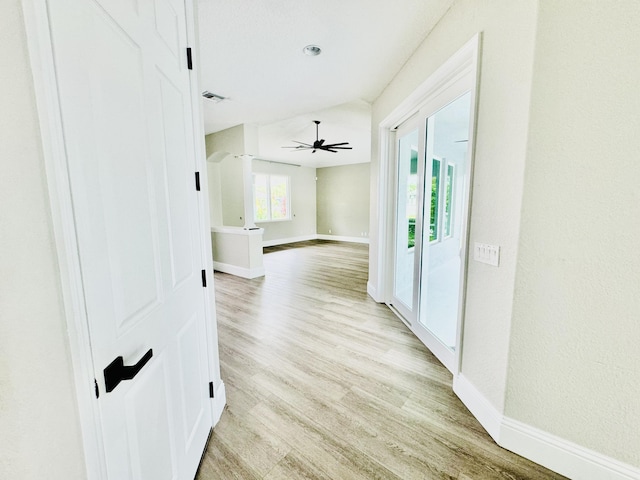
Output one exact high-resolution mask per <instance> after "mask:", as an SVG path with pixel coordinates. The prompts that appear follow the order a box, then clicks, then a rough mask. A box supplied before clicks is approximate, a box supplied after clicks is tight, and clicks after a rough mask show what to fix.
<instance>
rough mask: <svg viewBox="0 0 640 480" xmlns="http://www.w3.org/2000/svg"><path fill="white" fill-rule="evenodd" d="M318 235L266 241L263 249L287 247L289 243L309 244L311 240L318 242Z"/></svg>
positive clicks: (263, 243)
mask: <svg viewBox="0 0 640 480" xmlns="http://www.w3.org/2000/svg"><path fill="white" fill-rule="evenodd" d="M317 239H318V235H316V234H313V235H303V236H301V237H289V238H276V239H275V240H265V241H263V242H262V246H263V247H275V246H276V245H285V244H287V243H296V242H308V241H309V240H317Z"/></svg>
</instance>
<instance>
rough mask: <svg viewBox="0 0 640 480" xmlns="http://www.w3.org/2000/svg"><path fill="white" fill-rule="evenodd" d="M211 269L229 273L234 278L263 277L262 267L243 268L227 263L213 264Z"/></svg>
mask: <svg viewBox="0 0 640 480" xmlns="http://www.w3.org/2000/svg"><path fill="white" fill-rule="evenodd" d="M213 269H214V270H217V271H219V272H223V273H229V274H231V275H235V276H236V277H242V278H257V277H264V267H259V268H244V267H238V266H236V265H230V264H228V263H222V262H216V261H214V262H213Z"/></svg>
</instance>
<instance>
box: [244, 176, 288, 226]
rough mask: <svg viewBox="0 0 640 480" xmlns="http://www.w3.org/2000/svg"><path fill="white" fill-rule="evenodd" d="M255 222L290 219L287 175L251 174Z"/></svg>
mask: <svg viewBox="0 0 640 480" xmlns="http://www.w3.org/2000/svg"><path fill="white" fill-rule="evenodd" d="M253 202H254V208H253V217H254V221H255V222H271V221H278V220H290V219H291V193H290V181H289V177H288V176H287V175H270V174H267V173H254V174H253Z"/></svg>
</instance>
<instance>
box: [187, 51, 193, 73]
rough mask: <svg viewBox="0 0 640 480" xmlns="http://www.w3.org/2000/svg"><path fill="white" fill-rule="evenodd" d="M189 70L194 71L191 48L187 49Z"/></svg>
mask: <svg viewBox="0 0 640 480" xmlns="http://www.w3.org/2000/svg"><path fill="white" fill-rule="evenodd" d="M187 68H188V69H189V70H193V59H192V57H191V47H189V48H187Z"/></svg>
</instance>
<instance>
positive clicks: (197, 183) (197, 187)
mask: <svg viewBox="0 0 640 480" xmlns="http://www.w3.org/2000/svg"><path fill="white" fill-rule="evenodd" d="M196 190H197V191H200V172H196Z"/></svg>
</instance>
